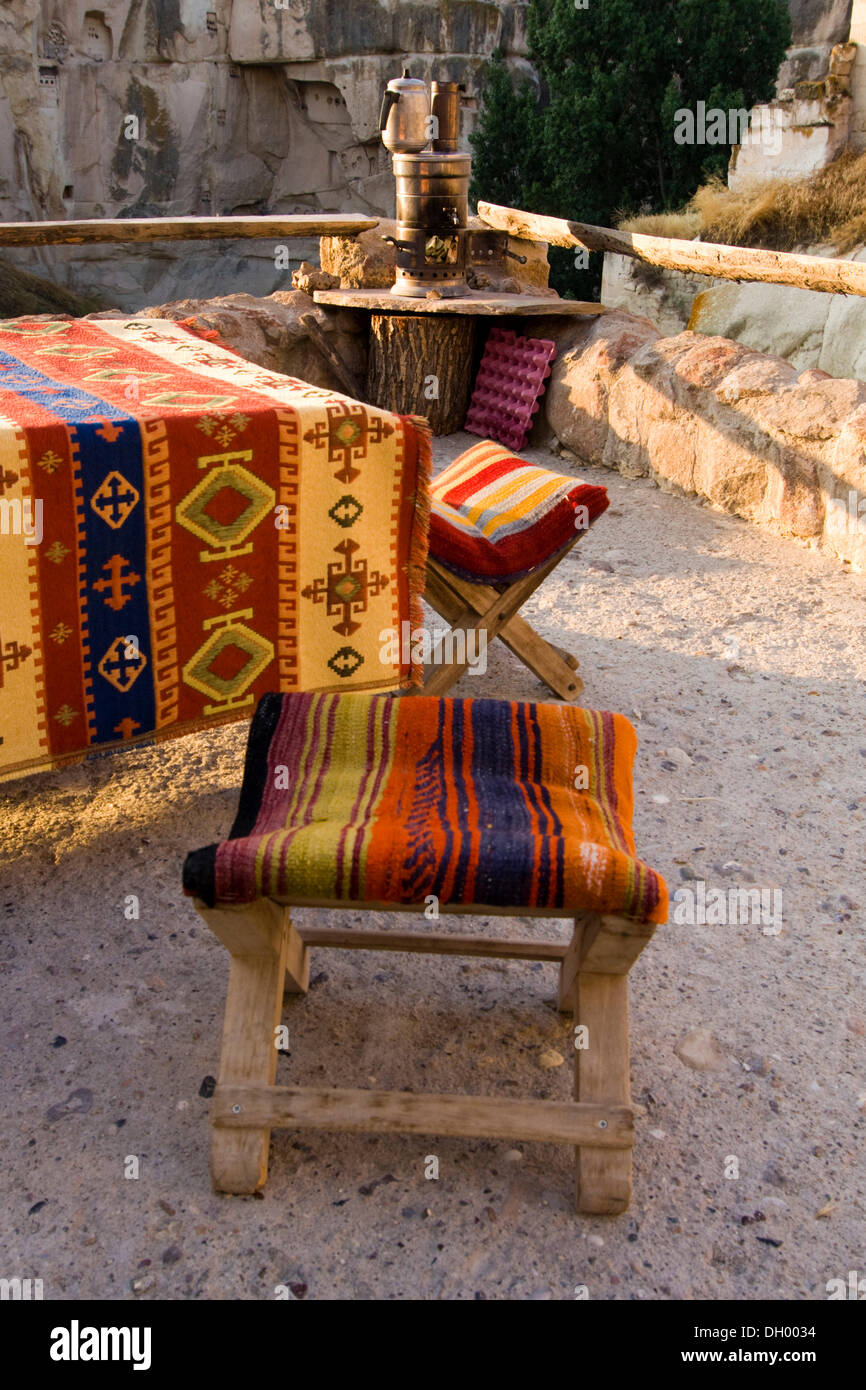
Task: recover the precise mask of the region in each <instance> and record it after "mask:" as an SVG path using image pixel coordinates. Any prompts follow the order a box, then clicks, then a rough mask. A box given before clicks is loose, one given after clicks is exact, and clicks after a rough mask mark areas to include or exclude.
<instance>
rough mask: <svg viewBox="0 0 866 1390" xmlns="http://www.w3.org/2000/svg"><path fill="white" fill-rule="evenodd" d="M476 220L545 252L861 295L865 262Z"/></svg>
mask: <svg viewBox="0 0 866 1390" xmlns="http://www.w3.org/2000/svg"><path fill="white" fill-rule="evenodd" d="M478 215H479V217H481V218H482V219H483V220H484V221H485V222H486V223H487V225H488V226H489V227H493V228H495V229H496V231H499V232H509V233H510V235H511V236H515V237H520V238H522V239H523V240H525V241H545V242H547V243H548V245H550V246H583V247H586V249H587V250H589V251H613V252H616V253H617V254H618V255H621V256H633V257H634V258H635V259H636V260H639V261H645V262H646V264H647V265H658V266H662V267H663V268H664V269H666V270H686V271H689V272H690V273H691V274H697V275H713V276H716V277H718V278H721V279H723V280H759V281H764V282H766V283H767V284H771V285H796V286H797V287H798V288H799V289H804V290H821V291H824V292H825V293H827V294H857V295H866V262H863V261H846V260H841V259H839V258H833V257H830V256H800V255H795V254H793V253H792V252H789V251H765V250H759V249H756V248H755V247H751V246H722V245H719V244H718V243H716V242H712V241H684V240H680V239H678V238H675V237H658V236H644V235H643V234H642V233H640V232H618V231H614V230H613V228H611V227H594V226H592V225H590V224H589V223H586V222H570V221H566V220H565V219H564V218H561V217H542V216H540V215H539V214H537V213H533V212H524V211H523V210H522V209H519V208H504V207H499V206H498V205H497V204H495V203H479V204H478Z"/></svg>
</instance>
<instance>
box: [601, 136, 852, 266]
mask: <svg viewBox="0 0 866 1390" xmlns="http://www.w3.org/2000/svg"><path fill="white" fill-rule="evenodd" d="M622 227H623V230H624V231H629V232H645V233H647V234H649V235H651V236H680V237H686V238H693V237H695V236H698V235H700V237H701V239H702V240H703V241H718V242H722V243H723V244H726V245H728V246H763V247H765V248H766V249H767V250H774V251H793V250H795V249H796V248H798V247H803V246H816V245H819V244H827V245H831V246H833V247H834V248H835V249H836V250H837V251H840V252H842V253H844V252H846V251H852V250H853V249H854V248H855V247H857V246H862V245H864V244H866V154H861V155H854V154H851V153H847V154H844V155H842V156H841V158H840V159H837V160H835V161H834V163H832V164H828V165H827V167H826V168H825V169H820V170H819V171H818V172H817V173H816V174H813V175H812V177H811V178H808V179H800V180H791V181H784V180H781V179H779V180H771V181H767V182H766V183H760V184H752V185H751V186H750V187H749V188H747V189H743V190H742V191H738V192H733V191H732V190H731V189H729V188H728V187H727V185H726V184H725V183H723V181H722V180H721V179H713V180H712V181H711V182H710V183H708V184H706V185H705V186H704V187H703V188H699V189H698V191H697V193H696V194H695V196H694V198H693V199H692V200H691V202H690V203H689V205H688V207H687V208H685V209H684V210H683V212H682V213H673V214H663V215H662V216H660V217H635V218H632V219H630V220H629V221H628V222H624V223H622ZM663 227H670V228H671V230H670V231H665V230H663V229H662V228H663ZM674 227H680V228H681V229H682V230H679V231H675V230H673V228H674Z"/></svg>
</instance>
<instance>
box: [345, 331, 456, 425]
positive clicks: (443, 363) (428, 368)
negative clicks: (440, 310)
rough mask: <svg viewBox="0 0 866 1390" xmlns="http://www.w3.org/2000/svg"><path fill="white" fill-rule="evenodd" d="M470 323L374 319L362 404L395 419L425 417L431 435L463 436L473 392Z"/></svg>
mask: <svg viewBox="0 0 866 1390" xmlns="http://www.w3.org/2000/svg"><path fill="white" fill-rule="evenodd" d="M475 325H476V321H475V319H474V318H473V317H469V316H464V315H462V314H453V315H452V314H448V315H445V314H435V315H434V314H374V315H373V316H372V319H371V324H370V359H369V366H368V369H367V399H368V401H370V403H371V404H372V405H377V406H379V407H380V408H381V409H383V410H393V411H395V412H396V413H397V414H399V415H426V417H427V419H428V420H429V421H430V426H431V429H432V430H433V433H434V434H435V435H440V434H453V433H454V432H455V431H456V430H462V428H463V424H464V421H465V420H466V412H467V411H468V409H469V397H470V394H471V391H472V366H473V356H474V350H475Z"/></svg>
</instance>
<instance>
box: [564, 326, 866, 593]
mask: <svg viewBox="0 0 866 1390" xmlns="http://www.w3.org/2000/svg"><path fill="white" fill-rule="evenodd" d="M546 413H547V421H548V423H549V425H550V427H551V428H552V430H553V432H554V434H555V435H556V437H557V438H558V439H559V441H560V443H561V444H562V445H563V446H564V447H565V448H566V449H567V450H569V451H570V452H571V453H572V454H573V455H574V456H575V458H576V459H578V460H580V461H584V462H586V463H594V464H603V465H604V466H605V467H608V468H613V469H616V470H617V471H618V472H620V473H622V474H624V475H625V476H627V477H647V476H648V477H652V478H654V479H655V481H656V482H657V483H658V484H659V486H660V487H662V488H664V489H665V490H666V491H673V492H677V491H679V492H683V493H689V494H696V495H697V496H700V497H704V498H706V499H707V501H708V502H709V503H710V504H711V505H712V506H714V507H717V508H719V509H720V510H722V511H727V512H733V513H735V514H736V515H738V516H742V517H744V518H746V520H748V521H752V522H755V523H757V524H758V525H761V526H766V527H767V528H768V529H770V530H772V531H775V532H776V533H778V534H781V535H784V536H788V537H790V538H791V539H794V540H797V541H800V542H803V543H806V544H808V545H811V546H821V547H823V548H825V549H827V550H828V551H830V552H831V553H833V554H835V555H837V556H838V557H839V558H840V559H842V560H846V561H849V562H850V563H851V564H852V565H853V566H854V567H855V568H857V569H861V570H863V569H866V384H864V383H862V382H859V381H845V380H834V379H833V378H831V377H829V376H828V375H827V374H826V373H825V372H820V371H816V370H809V371H805V372H800V373H798V372H797V370H796V368H795V367H793V366H792V365H791V364H790V363H789V362H786V361H784V360H783V359H782V358H779V357H770V356H767V355H764V354H761V353H757V352H753V351H752V350H750V349H749V348H747V347H746V346H744V345H743V344H742V343H736V342H732V341H731V340H730V339H728V338H719V337H705V336H703V335H702V334H698V333H689V332H685V333H680V334H678V335H677V336H676V337H672V338H663V337H662V336H661V335H660V334H659V333H658V331H657V330H656V329H655V328H654V327H653V325H652V324H651V323H650V322H649V320H648V319H640V318H635V317H633V316H632V315H630V314H624V313H610V314H607V315H605V316H603V317H602V318H599V319H596V320H592V321H589V322H587V323H586V324H582V325H571V326H569V328H568V330H567V333H565V334H563V335H561V336H560V356H559V358H558V360H557V362H556V363H555V365H554V369H553V374H552V378H551V380H550V382H549V384H548V391H547V396H546Z"/></svg>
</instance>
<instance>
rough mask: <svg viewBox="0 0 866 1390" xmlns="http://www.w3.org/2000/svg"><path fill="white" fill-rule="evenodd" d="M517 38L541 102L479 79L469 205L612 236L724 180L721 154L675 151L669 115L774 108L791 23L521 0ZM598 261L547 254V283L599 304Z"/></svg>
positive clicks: (729, 9)
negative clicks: (506, 208)
mask: <svg viewBox="0 0 866 1390" xmlns="http://www.w3.org/2000/svg"><path fill="white" fill-rule="evenodd" d="M528 34H529V46H530V57H531V60H532V62H533V65H534V67H535V70H536V72H537V73H538V77H539V82H540V86H539V89H538V91H537V92H535V91H534V89H533V87H532V85H531V84H530V83H529V82H528V81H526V80H524V82H523V83H522V84H521V85H520V87H519V88H517V89H515V88H514V87H513V86H512V84H511V80H510V76H509V73H508V69H507V68H506V66H505V64H504V62H503V61H502V59H501V56H499V55H497V56H496V59H495V61H493V62H492V63H491V64H490V65H489V66H488V70H487V80H486V82H485V87H484V105H483V110H482V114H481V118H480V121H479V125H478V128H477V130H476V132H475V135H474V138H473V145H474V149H475V155H476V169H475V177H474V181H473V195H474V196H475V197H476V198H478V197H481V198H487V199H489V200H490V201H493V202H509V203H510V204H511V205H512V206H522V207H526V208H530V209H531V210H532V211H534V212H542V213H549V214H551V215H553V216H556V217H571V218H576V219H578V220H580V221H584V222H595V223H599V224H602V225H610V224H611V222H612V221H614V220H616V219H617V218H622V217H627V216H629V215H634V214H635V213H638V212H662V211H666V210H669V209H671V208H674V207H680V206H682V204H683V203H684V202H686V201H687V200H688V199H689V198H690V197H691V195H692V194H693V193H694V192H695V190H696V188H698V187H699V185H700V184H701V183H702V182H703V181H705V180H706V178H708V177H709V176H710V175H711V174H713V173H719V172H723V171H724V169H725V168H726V166H727V161H728V158H729V155H730V145H728V144H727V143H726V144H725V145H710V144H678V143H677V141H676V140H675V138H674V135H675V128H676V113H677V111H679V110H682V109H690V110H692V111H694V110H696V108H697V103H698V102H700V101H702V102H704V103H705V105H706V108H707V109H711V108H713V107H719V108H721V109H723V110H724V111H726V112H727V111H728V110H739V109H743V108H749V107H751V106H753V105H755V104H756V103H758V102H761V101H766V100H768V99H769V98H771V97H772V96H773V94H774V91H775V82H776V74H777V72H778V69H779V65H780V63H781V61H782V58H783V56H784V53H785V49H786V47H787V45H788V44H789V43H790V36H791V23H790V16H789V13H788V8H787V4H786V3H785V0H587V7H586V8H585V9H584V8H577V6H576V4H575V0H530V5H529V15H528ZM600 260H601V258H600V257H595V258H593V262H594V263H593V264H592V265H591V268H590V270H589V271H580V270H576V269H575V265H574V258H573V257H572V256H571V253H569V252H561V251H560V252H556V251H555V250H554V251H553V252H552V264H553V266H554V277H553V278H554V283H555V284H556V286H557V288H558V289H560V290H562V291H570V292H574V293H577V294H580V295H583V296H589V295H591V294H597V293H598V283H599V279H600Z"/></svg>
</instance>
